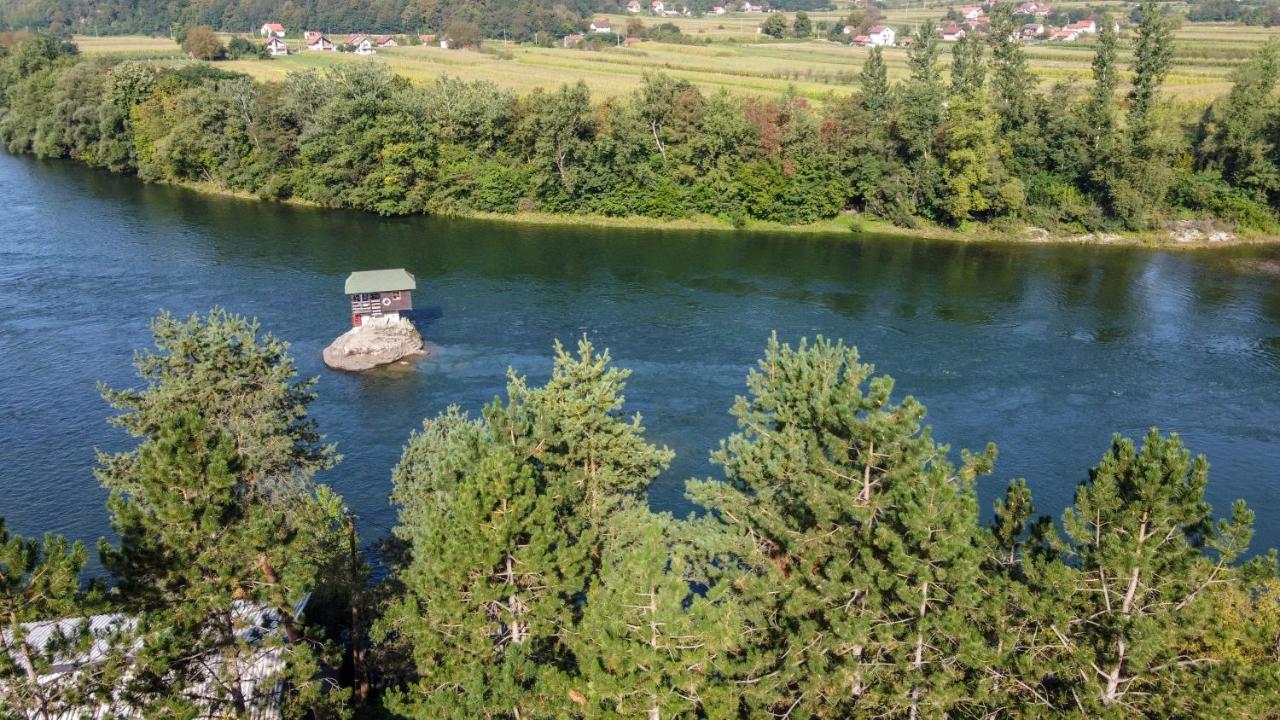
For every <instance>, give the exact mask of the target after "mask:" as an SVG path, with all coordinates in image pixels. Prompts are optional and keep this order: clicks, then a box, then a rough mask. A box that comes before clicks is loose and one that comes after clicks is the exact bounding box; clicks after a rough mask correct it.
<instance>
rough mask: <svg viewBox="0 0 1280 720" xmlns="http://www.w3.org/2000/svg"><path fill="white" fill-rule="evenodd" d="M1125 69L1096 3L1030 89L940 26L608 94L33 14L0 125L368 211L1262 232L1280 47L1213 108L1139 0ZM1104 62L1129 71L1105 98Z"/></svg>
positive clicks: (60, 147)
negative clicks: (45, 32)
mask: <svg viewBox="0 0 1280 720" xmlns="http://www.w3.org/2000/svg"><path fill="white" fill-rule="evenodd" d="M1139 15H1140V23H1139V25H1138V26H1137V28H1136V30H1135V31H1134V36H1133V38H1132V46H1133V61H1132V66H1131V67H1122V66H1121V64H1120V60H1119V57H1120V48H1119V39H1118V38H1117V36H1116V33H1115V31H1114V29H1113V28H1112V26H1111V23H1110V22H1103V23H1101V25H1102V32H1101V34H1100V38H1099V40H1098V43H1097V45H1096V56H1095V58H1094V62H1093V75H1094V80H1093V82H1092V84H1091V85H1089V86H1087V87H1083V88H1081V87H1078V86H1073V85H1064V84H1058V85H1054V86H1052V87H1048V88H1041V87H1040V86H1039V85H1038V83H1037V81H1036V80H1035V78H1034V77H1033V76H1032V75H1031V73H1030V72H1029V71H1028V68H1027V60H1026V58H1025V56H1024V53H1023V48H1022V46H1021V45H1020V44H1018V43H1016V42H1012V41H1009V40H1007V39H1002V38H1008V37H1009V33H1012V17H1011V14H1010V7H1009V5H1008V4H1007V3H1006V4H1004V5H1002V6H1000V7H998V8H997V9H996V11H994V13H993V23H995V25H994V26H993V27H995V28H996V29H995V30H993V32H992V33H991V38H993V39H992V40H991V41H990V42H987V41H981V40H976V39H970V38H966V39H964V40H962V41H961V42H958V43H955V44H954V47H953V49H952V52H953V58H952V62H951V64H950V66H949V67H950V70H949V72H947V73H945V74H944V71H943V69H942V68H943V65H942V64H941V62H940V53H941V50H940V48H939V43H938V40H937V37H936V34H935V32H934V29H933V28H932V27H931V26H930V25H929V24H928V23H925V24H924V25H922V26H921V27H920V28H919V29H918V32H917V34H916V42H915V44H914V45H913V47H911V48H910V50H909V59H908V60H909V70H910V74H909V76H908V77H907V78H905V79H903V80H901V81H899V82H895V83H890V82H889V80H888V77H887V69H886V63H885V60H884V58H883V57H882V55H881V51H880V50H874V51H873V52H872V53H871V55H870V57H869V58H868V59H867V61H866V63H865V65H864V66H863V68H862V70H861V75H860V79H859V81H858V86H857V87H856V88H851V90H852V92H849V93H847V94H844V95H832V96H830V97H828V98H826V99H825V100H824V101H823V102H821V103H820V104H815V103H813V102H810V101H809V100H807V99H805V98H802V97H799V96H796V95H794V94H793V95H789V96H786V97H782V98H752V97H748V98H741V97H736V96H730V95H728V94H725V93H723V92H722V93H719V94H713V95H706V94H704V93H703V92H701V91H700V90H699V89H698V88H697V87H695V86H693V85H691V84H690V83H688V82H687V81H682V80H679V79H675V78H672V77H669V76H666V75H663V74H653V75H650V76H648V77H647V78H646V79H645V81H644V84H643V87H641V88H640V89H639V90H637V91H635V92H634V93H632V94H630V95H627V96H624V97H614V98H609V99H606V100H604V101H602V102H600V103H593V100H592V98H591V96H590V94H589V92H588V90H587V88H586V86H585V85H583V84H581V83H579V84H570V85H565V86H563V87H561V88H559V89H557V90H554V91H550V92H547V91H537V92H534V93H531V94H528V95H523V96H519V95H516V94H514V93H512V92H510V91H507V90H502V89H499V88H498V87H496V86H494V85H492V84H488V83H467V82H462V81H459V80H455V79H450V78H441V79H438V80H436V81H433V82H429V83H426V84H417V85H415V84H411V83H410V82H408V81H407V80H405V79H404V78H401V77H397V76H396V75H394V74H393V73H391V72H389V71H388V70H387V69H385V67H382V66H379V65H376V64H364V63H361V64H354V63H352V64H342V65H338V66H335V67H334V68H332V69H330V70H328V71H326V72H323V73H320V72H300V73H292V74H290V75H289V76H288V78H287V79H286V80H285V81H283V82H278V83H274V82H273V83H258V82H254V81H252V80H251V79H249V78H247V77H244V76H241V75H237V74H232V73H228V72H224V71H221V70H218V69H217V67H216V65H205V64H191V65H186V66H182V67H177V68H174V67H167V66H161V65H156V64H151V63H147V62H139V61H110V60H102V59H84V58H81V57H79V56H78V55H77V54H76V51H75V48H74V46H72V45H69V44H67V43H66V42H64V41H59V40H56V39H53V38H51V37H47V36H42V35H37V36H33V37H32V38H31V39H29V40H27V41H25V42H21V43H18V44H16V45H15V46H14V47H11V48H6V49H4V50H3V51H2V52H3V53H4V55H5V57H4V58H0V141H2V142H3V143H4V145H5V146H6V147H7V149H8V150H9V151H11V152H24V153H34V154H36V155H38V156H40V157H48V158H57V157H70V158H74V159H77V160H80V161H83V162H85V163H88V164H90V165H94V166H98V167H104V168H108V169H110V170H113V171H116V172H125V173H136V174H137V175H138V176H139V177H141V178H142V179H144V180H148V181H162V182H199V183H206V184H209V185H211V186H216V187H219V188H223V189H229V190H235V191H241V192H248V193H254V194H256V195H258V196H260V197H262V198H269V199H287V198H296V199H300V200H304V201H308V202H312V203H316V204H319V205H322V206H326V207H348V208H358V209H362V210H368V211H373V212H377V213H382V214H386V215H402V214H409V213H441V214H447V213H455V214H458V213H475V212H491V213H516V212H525V211H542V212H550V213H563V214H581V213H591V214H601V215H612V216H627V215H642V216H649V217H655V218H681V217H688V216H694V215H706V216H717V217H721V218H725V219H726V220H729V221H732V222H734V223H735V224H744V223H746V222H748V221H750V220H767V221H774V222H779V223H789V224H798V223H809V222H813V221H816V220H820V219H823V218H830V217H833V216H835V215H836V214H838V213H840V212H841V211H843V210H846V209H853V210H857V211H861V212H865V213H867V214H869V215H872V216H877V217H882V218H887V219H889V220H891V221H893V222H894V223H897V224H899V225H902V226H908V227H912V226H916V225H918V224H920V223H937V224H944V225H950V226H963V225H966V224H968V223H970V222H974V221H981V222H985V223H989V224H991V225H993V226H995V227H997V228H1009V229H1016V228H1021V227H1025V226H1028V225H1031V226H1038V227H1044V228H1050V229H1065V230H1069V231H1072V232H1079V231H1089V232H1098V231H1107V230H1115V229H1128V230H1142V229H1147V228H1154V227H1160V226H1161V225H1162V224H1164V223H1167V222H1169V220H1170V219H1171V218H1178V217H1198V218H1212V219H1218V220H1222V221H1224V222H1225V223H1227V224H1230V225H1234V226H1235V227H1237V228H1242V229H1254V230H1260V231H1274V230H1275V229H1276V215H1275V211H1274V208H1275V207H1276V205H1277V202H1280V152H1277V142H1278V141H1280V102H1278V101H1277V94H1276V92H1275V87H1276V81H1277V76H1278V75H1280V43H1272V44H1270V45H1267V46H1265V47H1263V48H1262V49H1260V50H1259V51H1258V52H1257V53H1256V55H1255V56H1254V57H1253V58H1252V59H1250V60H1249V61H1248V62H1246V63H1244V64H1242V65H1241V66H1240V67H1239V68H1238V69H1237V70H1236V71H1235V75H1234V80H1235V86H1234V88H1233V89H1232V90H1231V92H1230V93H1229V94H1228V95H1227V96H1225V97H1221V98H1219V99H1217V100H1215V101H1214V102H1213V103H1212V104H1211V105H1209V106H1207V107H1199V108H1191V107H1188V106H1186V105H1183V104H1179V103H1175V102H1173V101H1169V100H1167V99H1166V98H1164V97H1162V95H1161V92H1160V87H1161V84H1162V82H1163V79H1164V77H1165V74H1166V73H1167V72H1168V70H1169V67H1170V63H1171V59H1172V58H1171V44H1172V35H1171V30H1170V27H1169V19H1168V17H1167V16H1166V15H1165V14H1164V13H1162V12H1159V11H1158V10H1157V9H1156V7H1155V5H1154V4H1151V3H1148V4H1147V5H1144V6H1143V7H1142V10H1141V12H1140V14H1139ZM1122 83H1123V85H1124V86H1126V87H1127V88H1128V89H1127V92H1126V93H1123V94H1122V93H1121V92H1120V91H1121V89H1122Z"/></svg>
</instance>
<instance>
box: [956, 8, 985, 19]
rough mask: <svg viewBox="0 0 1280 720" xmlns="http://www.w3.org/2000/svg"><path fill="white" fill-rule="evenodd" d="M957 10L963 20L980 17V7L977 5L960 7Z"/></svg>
mask: <svg viewBox="0 0 1280 720" xmlns="http://www.w3.org/2000/svg"><path fill="white" fill-rule="evenodd" d="M959 12H960V17H962V18H964V19H965V20H977V19H978V18H980V17H982V8H981V7H977V6H970V7H962V8H960V10H959Z"/></svg>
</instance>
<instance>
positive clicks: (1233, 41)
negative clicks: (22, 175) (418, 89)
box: [77, 5, 1280, 102]
mask: <svg viewBox="0 0 1280 720" xmlns="http://www.w3.org/2000/svg"><path fill="white" fill-rule="evenodd" d="M941 12H942V11H941V10H937V9H928V10H923V11H922V10H920V9H914V10H909V11H907V10H898V11H890V12H889V13H888V14H887V16H886V22H887V23H888V24H891V25H894V26H896V27H901V26H905V25H910V24H913V23H916V22H919V21H920V20H922V19H924V18H926V17H934V18H936V17H938V16H939V15H940V14H941ZM1126 14H1127V13H1126V12H1125V11H1124V9H1123V6H1120V5H1117V6H1116V15H1117V16H1124V15H1126ZM813 16H814V18H815V19H816V20H819V21H821V20H826V21H828V22H836V21H837V20H838V16H837V15H836V14H834V13H814V14H813ZM610 17H611V20H612V21H613V22H614V23H615V26H618V27H624V26H625V24H626V21H627V18H625V17H622V16H610ZM760 17H761V16H760V15H728V16H722V17H709V18H679V19H676V20H674V21H673V22H674V23H675V24H676V25H678V26H679V27H680V28H681V30H682V31H683V32H684V33H685V34H686V35H688V36H690V37H692V38H698V39H707V40H710V42H703V43H696V44H669V43H658V42H644V43H641V44H639V45H637V46H635V47H615V48H607V49H604V50H596V51H593V50H585V49H565V48H561V47H549V48H548V47H534V46H529V45H515V44H504V43H502V42H501V41H490V42H489V43H488V44H487V48H486V50H485V51H480V52H477V51H472V50H463V51H457V50H445V49H442V48H439V47H435V46H405V47H398V48H389V49H383V50H381V51H379V52H378V54H377V55H376V56H374V57H371V58H362V57H355V56H352V55H347V54H338V53H320V52H306V51H303V52H299V53H296V54H293V55H290V56H288V57H282V58H275V59H271V60H236V61H225V62H220V63H218V64H219V66H220V67H223V68H225V69H227V70H234V71H239V72H244V73H247V74H249V75H252V76H254V77H255V78H258V79H261V80H281V79H283V78H284V77H285V76H286V75H287V74H288V73H290V72H293V71H297V70H306V69H323V68H326V67H329V66H332V65H335V64H339V63H349V62H378V63H385V64H386V65H388V66H389V67H390V68H391V69H392V70H394V71H395V72H397V73H399V74H401V75H404V76H406V77H408V78H410V79H411V80H414V81H426V80H429V79H431V78H435V77H439V76H442V75H449V76H454V77H459V78H462V79H466V80H485V81H490V82H493V83H495V84H497V85H499V86H501V87H506V88H510V89H513V90H516V91H520V92H527V91H530V90H532V89H534V88H552V87H556V86H558V85H560V84H562V83H564V82H572V81H577V80H582V81H584V82H586V84H587V85H588V86H589V87H590V88H591V91H592V93H593V94H594V95H596V96H597V97H599V98H605V97H609V96H616V95H621V94H625V93H627V92H629V91H631V90H632V89H634V88H636V87H637V86H638V85H639V84H640V82H641V80H642V78H643V76H644V74H645V73H647V72H652V71H662V72H665V73H668V74H670V75H672V76H675V77H679V78H683V79H686V80H689V81H690V82H692V83H694V84H695V85H697V86H699V87H700V88H702V89H703V90H704V91H707V92H715V91H718V90H722V89H723V90H725V91H728V92H729V93H732V94H736V95H779V94H782V93H785V92H788V90H789V89H794V92H796V93H797V94H799V95H801V96H804V97H806V98H809V99H811V100H814V101H819V102H820V101H821V100H822V99H824V98H826V97H829V96H830V95H832V94H835V95H842V94H845V93H847V92H849V91H850V89H851V88H852V87H853V86H854V85H855V84H856V81H857V74H858V71H859V69H860V68H861V66H862V62H863V60H864V59H865V57H866V55H867V53H868V52H869V51H868V50H867V49H865V48H856V47H849V46H846V45H842V44H837V43H832V42H827V41H825V40H807V41H800V40H784V41H773V40H766V39H761V38H760V36H758V35H757V34H756V33H755V27H756V25H757V24H758V23H759V21H760ZM660 21H662V20H660V19H658V18H645V22H646V23H648V24H650V25H652V24H655V23H657V22H660ZM1124 34H1125V35H1127V33H1124ZM1275 37H1280V29H1265V28H1254V27H1242V26H1232V25H1209V24H1190V23H1188V24H1185V25H1184V26H1183V27H1182V28H1181V29H1179V30H1178V32H1177V33H1176V45H1175V51H1174V63H1173V67H1172V69H1171V71H1170V73H1169V77H1168V79H1167V81H1166V84H1165V89H1166V91H1167V92H1168V93H1169V94H1170V95H1171V96H1174V97H1178V98H1182V99H1186V100H1190V101H1194V102H1204V101H1207V100H1209V99H1211V98H1213V97H1215V96H1217V95H1220V94H1222V93H1224V92H1226V91H1227V89H1228V88H1229V87H1230V81H1229V74H1230V72H1231V70H1232V68H1234V67H1235V66H1236V65H1238V64H1239V63H1240V62H1242V61H1243V60H1244V58H1246V57H1247V56H1248V54H1249V53H1250V52H1252V51H1253V50H1254V49H1256V48H1257V47H1258V46H1260V45H1261V44H1263V43H1265V42H1266V41H1267V40H1268V39H1270V38H1275ZM77 42H78V43H79V44H80V47H81V50H82V51H83V52H84V53H85V54H87V55H115V56H124V57H132V58H139V59H152V60H156V61H161V62H172V63H180V62H187V61H185V60H183V59H182V55H181V51H180V49H179V48H178V46H177V45H176V44H175V43H174V42H173V41H171V40H169V39H167V38H147V37H138V36H125V37H107V38H91V37H79V38H77ZM290 44H291V46H292V47H294V48H298V47H301V42H299V41H298V40H297V39H296V38H292V37H291V38H290ZM945 50H946V45H945V44H944V55H943V59H944V61H945V60H947V59H949V55H948V54H947V53H946V52H945ZM885 57H886V61H887V62H888V66H889V74H890V78H891V79H897V78H901V77H903V76H905V74H906V51H905V50H903V49H901V48H890V49H887V50H886V53H885ZM1027 57H1028V61H1029V65H1030V68H1031V71H1032V72H1033V73H1034V74H1035V75H1036V77H1038V78H1039V79H1040V81H1041V84H1042V85H1043V86H1046V87H1047V86H1048V85H1050V84H1052V83H1056V82H1068V83H1070V82H1077V83H1079V82H1085V81H1087V80H1088V78H1089V74H1090V61H1091V60H1092V57H1093V46H1092V44H1091V43H1089V42H1087V41H1082V42H1076V43H1060V44H1040V45H1031V46H1028V47H1027ZM1121 60H1122V62H1125V63H1128V62H1129V60H1130V50H1129V47H1128V39H1127V37H1126V38H1124V39H1122V48H1121ZM1122 90H1123V88H1122Z"/></svg>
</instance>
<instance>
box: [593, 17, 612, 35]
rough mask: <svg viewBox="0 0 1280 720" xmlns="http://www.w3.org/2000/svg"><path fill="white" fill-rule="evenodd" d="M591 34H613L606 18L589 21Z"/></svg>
mask: <svg viewBox="0 0 1280 720" xmlns="http://www.w3.org/2000/svg"><path fill="white" fill-rule="evenodd" d="M591 32H593V33H608V32H613V28H612V27H610V26H609V19H608V18H596V19H595V20H592V21H591Z"/></svg>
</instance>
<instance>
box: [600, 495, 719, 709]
mask: <svg viewBox="0 0 1280 720" xmlns="http://www.w3.org/2000/svg"><path fill="white" fill-rule="evenodd" d="M612 525H613V531H612V538H611V540H610V542H609V543H608V545H607V546H606V549H605V558H606V561H605V564H604V566H603V567H602V569H601V573H600V579H599V581H598V582H597V583H596V584H595V585H594V586H593V587H592V589H591V591H590V592H589V593H588V595H587V603H586V611H585V616H584V618H583V621H582V625H581V628H580V630H579V632H578V634H577V643H576V645H577V647H576V649H575V650H576V655H577V657H578V658H579V663H580V665H581V668H582V676H583V677H582V679H583V687H585V688H588V690H587V691H586V692H585V695H586V696H587V700H588V703H589V705H588V706H587V708H586V709H585V712H584V714H585V715H586V716H587V717H602V718H633V717H648V718H649V720H659V719H660V718H673V717H707V716H711V717H731V716H733V715H735V714H736V712H735V710H736V698H735V695H736V693H735V692H734V690H733V683H732V682H731V679H732V678H730V677H727V676H726V675H725V674H724V666H725V665H726V664H727V663H728V662H729V661H728V660H727V658H726V656H727V655H729V654H730V653H732V652H733V651H734V650H735V649H736V645H737V642H738V638H739V634H740V628H739V626H738V624H737V622H736V615H735V613H733V612H731V611H729V609H728V608H727V607H726V606H725V605H724V604H723V603H722V602H721V600H720V596H721V595H722V594H723V587H718V588H714V589H713V590H712V591H710V592H708V593H705V594H704V593H700V592H695V589H694V585H695V584H696V585H698V586H702V587H706V585H707V578H706V576H705V574H704V572H703V569H704V568H705V567H706V565H705V564H704V561H703V560H702V559H701V558H699V557H698V553H697V551H696V547H695V543H694V542H691V541H690V539H689V538H687V537H685V535H687V534H688V533H690V532H699V533H700V532H703V531H704V530H705V529H706V528H704V527H703V523H699V522H696V521H694V522H691V523H681V522H677V521H675V520H673V519H672V518H671V517H670V516H669V515H654V514H652V513H650V512H648V511H647V510H643V509H636V510H629V511H625V512H624V513H621V514H619V516H618V517H617V518H616V519H615V520H614V522H613V523H612Z"/></svg>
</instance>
